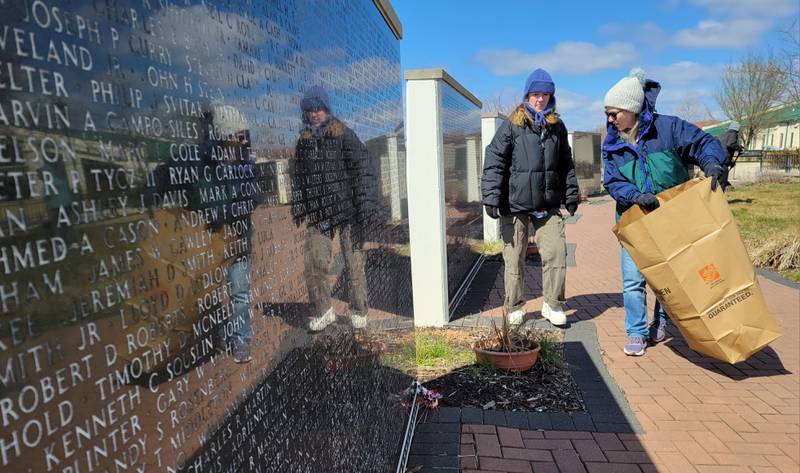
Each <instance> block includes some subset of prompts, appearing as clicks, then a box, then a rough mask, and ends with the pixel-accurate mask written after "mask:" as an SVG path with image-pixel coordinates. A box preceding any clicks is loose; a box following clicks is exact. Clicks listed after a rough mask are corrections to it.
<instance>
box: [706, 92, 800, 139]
mask: <svg viewBox="0 0 800 473" xmlns="http://www.w3.org/2000/svg"><path fill="white" fill-rule="evenodd" d="M765 113H766V114H767V121H766V123H767V127H765V128H763V129H761V130H759V132H758V134H757V135H756V137H755V139H753V140H750V146H749V147H748V148H747V149H748V150H796V149H800V103H793V104H789V105H782V106H780V107H775V108H773V109H771V110H769V111H767V112H765ZM746 123H747V118H745V119H744V120H743V123H742V125H744V124H746ZM730 124H731V121H730V120H725V121H723V122H718V123H716V124H711V125H706V126H702V127H701V128H702V129H703V130H704V131H706V132H708V133H709V134H711V135H714V136H721V135H722V134H723V133H725V131H726V130H727V129H728V126H729V125H730ZM698 126H699V125H698Z"/></svg>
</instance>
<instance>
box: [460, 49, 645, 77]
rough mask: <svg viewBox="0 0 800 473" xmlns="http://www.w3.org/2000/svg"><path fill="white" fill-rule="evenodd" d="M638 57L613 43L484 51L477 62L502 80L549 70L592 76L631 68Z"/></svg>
mask: <svg viewBox="0 0 800 473" xmlns="http://www.w3.org/2000/svg"><path fill="white" fill-rule="evenodd" d="M637 57H638V55H637V53H636V49H635V48H634V47H633V45H632V44H630V43H622V42H614V43H608V44H607V45H606V46H602V47H601V46H597V45H595V44H593V43H585V42H563V43H558V44H557V45H556V47H555V48H554V49H553V50H552V51H549V52H545V53H535V54H534V53H524V52H522V51H520V50H519V49H481V50H479V51H478V52H477V53H476V54H475V60H477V61H478V62H479V63H482V64H484V65H485V66H487V67H488V68H489V70H491V71H492V73H494V74H496V75H499V76H510V75H515V74H521V73H524V72H530V71H531V70H533V69H536V68H539V67H541V68H544V69H547V71H548V72H550V73H551V74H558V73H562V74H576V75H581V74H589V73H592V72H595V71H600V70H603V69H614V68H617V67H623V66H625V65H627V64H630V63H631V62H633V61H634V60H636V58H637Z"/></svg>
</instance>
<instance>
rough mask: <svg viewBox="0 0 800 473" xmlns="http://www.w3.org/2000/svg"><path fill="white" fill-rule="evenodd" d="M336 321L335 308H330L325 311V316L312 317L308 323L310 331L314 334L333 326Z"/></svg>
mask: <svg viewBox="0 0 800 473" xmlns="http://www.w3.org/2000/svg"><path fill="white" fill-rule="evenodd" d="M335 321H336V312H334V311H333V307H331V308H329V309H328V310H326V311H325V313H324V314H322V315H320V316H318V317H311V319H309V321H308V329H309V330H311V331H312V332H319V331H320V330H324V329H325V327H327V326H328V325H330V324H332V323H333V322H335Z"/></svg>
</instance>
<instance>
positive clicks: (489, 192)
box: [481, 105, 580, 214]
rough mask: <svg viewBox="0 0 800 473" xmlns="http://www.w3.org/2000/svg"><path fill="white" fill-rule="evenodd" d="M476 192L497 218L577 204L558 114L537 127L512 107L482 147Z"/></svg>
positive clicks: (575, 182)
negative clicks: (497, 213) (495, 211)
mask: <svg viewBox="0 0 800 473" xmlns="http://www.w3.org/2000/svg"><path fill="white" fill-rule="evenodd" d="M481 190H482V192H483V203H484V204H486V205H491V206H493V207H498V208H499V209H500V213H502V214H508V213H512V212H530V211H533V210H546V209H552V208H558V207H560V206H561V204H562V203H564V204H576V205H577V204H578V201H579V199H580V192H579V190H578V179H577V177H576V176H575V163H574V161H573V159H572V151H571V150H570V147H569V141H568V139H567V127H566V126H565V125H564V123H563V122H562V121H561V120H560V119H559V118H558V114H556V113H551V114H550V115H548V116H547V117H546V124H545V125H544V126H542V127H539V126H536V125H534V123H533V120H532V119H531V117H530V116H529V115H528V114H527V113H526V112H525V110H524V108H523V106H522V105H520V106H519V107H517V108H516V109H515V110H514V111H513V112H512V113H511V115H510V116H509V117H508V119H507V120H506V121H505V122H503V124H502V125H500V128H499V129H498V130H497V132H496V133H495V135H494V139H492V142H491V143H490V144H489V146H487V147H486V158H485V162H484V167H483V179H481Z"/></svg>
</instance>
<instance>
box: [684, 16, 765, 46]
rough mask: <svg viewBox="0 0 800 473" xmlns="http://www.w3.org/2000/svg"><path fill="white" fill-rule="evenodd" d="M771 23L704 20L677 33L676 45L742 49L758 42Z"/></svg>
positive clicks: (748, 20)
mask: <svg viewBox="0 0 800 473" xmlns="http://www.w3.org/2000/svg"><path fill="white" fill-rule="evenodd" d="M770 26H771V22H770V21H768V20H763V19H755V18H750V19H744V18H743V19H733V20H724V21H719V20H704V21H701V22H699V23H698V24H697V25H696V26H695V27H693V28H687V29H683V30H680V31H678V32H677V33H676V34H675V37H674V41H675V43H676V44H679V45H681V46H686V47H688V48H743V47H747V46H750V45H751V44H753V43H755V42H756V41H758V39H759V38H760V37H761V34H762V33H764V32H765V31H767V30H768V29H769V28H770Z"/></svg>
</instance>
